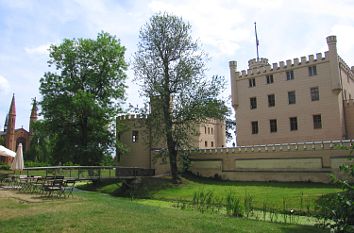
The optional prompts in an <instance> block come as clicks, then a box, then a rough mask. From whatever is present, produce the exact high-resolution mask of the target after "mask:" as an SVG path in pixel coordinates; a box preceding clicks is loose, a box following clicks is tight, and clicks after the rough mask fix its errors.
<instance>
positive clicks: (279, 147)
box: [191, 139, 354, 155]
mask: <svg viewBox="0 0 354 233" xmlns="http://www.w3.org/2000/svg"><path fill="white" fill-rule="evenodd" d="M353 143H354V139H351V140H334V141H314V142H298V143H283V144H267V145H252V146H238V147H222V148H210V149H193V150H191V153H192V154H193V153H198V154H213V155H215V154H225V153H226V154H227V153H230V154H235V153H236V154H238V153H257V152H270V153H271V152H280V151H314V150H317V151H321V150H335V149H337V147H341V146H345V147H350V146H352V145H353Z"/></svg>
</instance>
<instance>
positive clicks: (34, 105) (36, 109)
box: [31, 97, 38, 119]
mask: <svg viewBox="0 0 354 233" xmlns="http://www.w3.org/2000/svg"><path fill="white" fill-rule="evenodd" d="M37 111H38V108H37V99H36V97H34V99H33V104H32V111H31V118H32V119H37V118H38V114H37Z"/></svg>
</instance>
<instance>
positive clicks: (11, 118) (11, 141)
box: [5, 94, 16, 151]
mask: <svg viewBox="0 0 354 233" xmlns="http://www.w3.org/2000/svg"><path fill="white" fill-rule="evenodd" d="M15 123H16V104H15V94H13V96H12V100H11V105H10V110H9V114H8V117H7V125H6V126H7V129H6V138H5V146H6V147H7V148H9V149H10V150H13V151H16V142H15Z"/></svg>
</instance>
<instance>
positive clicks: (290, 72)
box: [286, 70, 294, 80]
mask: <svg viewBox="0 0 354 233" xmlns="http://www.w3.org/2000/svg"><path fill="white" fill-rule="evenodd" d="M293 79H294V71H293V70H288V71H286V80H293Z"/></svg>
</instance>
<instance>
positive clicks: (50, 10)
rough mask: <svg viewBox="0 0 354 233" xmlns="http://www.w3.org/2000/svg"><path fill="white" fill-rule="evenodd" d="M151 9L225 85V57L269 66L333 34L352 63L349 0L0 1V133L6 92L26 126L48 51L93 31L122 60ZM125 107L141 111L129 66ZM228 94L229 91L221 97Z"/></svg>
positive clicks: (311, 50) (242, 64) (243, 64)
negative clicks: (184, 29) (121, 52)
mask: <svg viewBox="0 0 354 233" xmlns="http://www.w3.org/2000/svg"><path fill="white" fill-rule="evenodd" d="M158 12H168V13H170V14H174V15H177V16H180V17H182V18H183V20H184V21H186V22H189V23H190V24H191V26H192V36H193V38H194V39H195V40H198V41H199V42H200V44H201V45H202V48H203V50H204V51H205V52H207V53H208V55H209V57H210V60H209V61H208V63H207V68H208V71H207V75H208V76H210V77H211V76H212V75H220V76H224V77H225V79H226V80H227V81H228V80H229V78H230V76H229V66H228V62H229V61H230V60H236V61H237V65H238V70H244V69H247V64H248V60H249V59H252V58H254V57H256V46H255V44H256V42H255V34H254V22H257V31H258V39H259V52H260V57H265V58H268V59H269V62H270V63H274V62H279V61H285V60H287V59H293V58H296V57H298V58H300V57H301V56H308V55H310V54H316V53H318V52H322V53H324V52H325V51H327V50H328V47H327V44H326V37H327V36H329V35H336V36H337V41H338V43H337V48H338V52H339V54H340V56H341V57H342V58H343V59H344V60H345V61H346V63H347V64H348V65H349V66H353V65H354V13H353V12H354V1H353V0H336V1H333V0H311V1H309V0H297V1H285V0H267V1H264V0H55V1H48V0H0V130H3V126H4V122H5V118H6V114H7V113H8V111H9V105H10V102H11V98H12V95H13V93H15V98H16V110H17V121H16V127H17V128H19V127H22V126H23V127H24V128H25V129H28V123H29V116H30V111H31V99H32V98H34V97H36V98H37V99H39V100H40V99H41V95H40V93H39V80H40V78H41V77H43V74H44V73H45V72H47V71H49V70H50V69H49V67H48V64H47V61H48V59H49V56H48V55H49V53H48V48H49V46H50V45H51V44H59V43H61V42H62V41H63V39H64V38H69V39H73V38H93V39H94V38H96V36H97V34H98V33H99V32H101V31H105V32H108V33H110V34H112V35H115V36H116V37H117V38H119V39H120V42H121V44H122V45H123V46H125V47H126V54H125V58H126V61H127V62H128V63H131V61H132V55H133V54H134V52H135V51H136V50H137V46H136V45H137V43H138V36H139V30H140V28H141V27H142V26H143V25H144V24H145V23H146V22H147V21H148V20H149V18H150V17H151V16H152V15H154V14H156V13H158ZM127 75H128V81H127V85H128V87H129V88H128V90H127V97H128V98H127V103H131V104H132V105H134V106H136V105H138V106H143V103H142V100H141V98H139V86H138V85H137V84H136V83H134V82H133V78H134V72H133V71H132V70H131V69H130V68H129V69H128V71H127ZM229 95H230V86H229V84H227V87H226V89H225V91H224V96H229Z"/></svg>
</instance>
